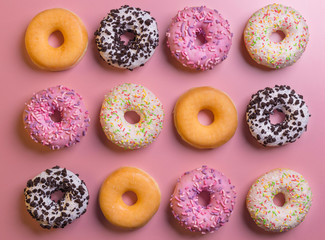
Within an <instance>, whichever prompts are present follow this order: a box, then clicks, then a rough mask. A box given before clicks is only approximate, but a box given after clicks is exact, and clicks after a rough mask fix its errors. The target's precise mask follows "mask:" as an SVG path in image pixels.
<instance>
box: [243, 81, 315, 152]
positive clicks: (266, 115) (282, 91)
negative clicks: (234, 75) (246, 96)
mask: <svg viewBox="0 0 325 240" xmlns="http://www.w3.org/2000/svg"><path fill="white" fill-rule="evenodd" d="M276 109H277V110H279V111H281V112H283V113H284V114H285V119H284V121H283V122H281V123H277V124H272V123H271V121H270V115H271V114H273V111H274V110H276ZM309 116H310V115H309V111H308V107H307V105H306V103H305V101H304V100H303V96H301V95H299V94H297V93H296V92H295V91H294V90H293V89H291V88H290V87H289V86H286V85H281V86H277V85H276V86H275V87H274V88H269V87H267V88H265V89H262V90H259V91H258V92H257V93H255V94H253V95H252V98H251V101H250V102H249V104H248V106H247V110H246V121H247V124H248V126H249V130H250V132H251V134H252V136H253V137H254V138H256V140H257V141H258V142H259V143H260V144H262V145H264V146H268V147H274V146H281V145H285V144H287V143H292V142H295V141H296V140H297V139H298V138H300V136H301V135H302V134H303V132H305V131H307V124H308V120H309Z"/></svg>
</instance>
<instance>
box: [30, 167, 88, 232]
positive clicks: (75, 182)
mask: <svg viewBox="0 0 325 240" xmlns="http://www.w3.org/2000/svg"><path fill="white" fill-rule="evenodd" d="M56 191H62V192H63V193H64V197H63V198H62V199H61V200H59V201H58V202H55V201H53V200H52V199H51V194H52V193H54V192H56ZM24 194H25V204H26V207H27V211H28V212H29V213H30V215H31V216H32V217H33V218H35V219H36V220H37V221H38V222H39V224H40V226H41V227H42V228H46V229H51V228H64V227H65V226H66V225H67V224H70V223H72V222H73V221H74V220H75V219H77V218H79V217H80V216H81V215H82V214H84V213H85V212H86V210H87V206H88V201H89V194H88V190H87V187H86V184H85V183H84V181H83V180H80V178H79V177H78V174H74V173H72V172H70V171H69V170H67V169H65V168H60V167H58V166H55V167H53V168H51V169H46V170H45V171H44V172H41V173H40V174H39V175H37V176H36V177H34V178H33V179H30V180H28V182H27V187H26V188H25V189H24Z"/></svg>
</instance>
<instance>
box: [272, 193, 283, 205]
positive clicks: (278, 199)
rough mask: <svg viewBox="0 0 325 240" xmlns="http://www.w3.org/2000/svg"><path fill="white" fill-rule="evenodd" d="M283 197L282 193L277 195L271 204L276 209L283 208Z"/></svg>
mask: <svg viewBox="0 0 325 240" xmlns="http://www.w3.org/2000/svg"><path fill="white" fill-rule="evenodd" d="M285 201H286V200H285V196H284V194H283V193H278V194H276V195H275V196H274V198H273V203H274V204H275V205H276V206H278V207H283V205H284V204H285Z"/></svg>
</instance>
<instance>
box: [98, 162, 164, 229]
mask: <svg viewBox="0 0 325 240" xmlns="http://www.w3.org/2000/svg"><path fill="white" fill-rule="evenodd" d="M129 191H131V192H133V193H135V194H136V196H137V201H136V203H134V204H133V205H131V206H129V205H127V204H125V203H124V201H123V199H122V195H123V194H124V193H126V192H129ZM99 205H100V209H101V211H102V213H103V214H104V216H105V218H106V219H107V220H108V221H109V222H110V223H112V224H113V225H115V226H118V227H121V228H138V227H141V226H143V225H145V224H146V223H147V222H148V221H149V220H150V219H151V218H152V217H153V215H155V213H156V212H157V210H158V208H159V205H160V190H159V186H158V184H157V183H156V181H155V180H154V179H153V178H152V177H151V176H150V175H149V174H148V173H146V172H145V171H143V170H141V169H139V168H135V167H122V168H119V169H117V170H116V171H114V172H113V173H111V174H110V175H109V176H108V177H107V178H106V179H105V181H104V182H103V184H102V186H101V188H100V192H99Z"/></svg>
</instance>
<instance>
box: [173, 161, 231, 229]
mask: <svg viewBox="0 0 325 240" xmlns="http://www.w3.org/2000/svg"><path fill="white" fill-rule="evenodd" d="M233 189H234V186H233V185H231V182H230V179H228V178H227V177H226V176H225V175H223V173H221V172H218V171H216V170H214V169H212V168H208V167H207V166H202V168H198V169H195V170H193V171H191V172H186V173H184V174H183V175H182V176H181V177H180V178H179V179H178V181H177V184H176V187H175V190H174V193H173V195H172V196H171V199H170V206H171V208H172V212H173V214H174V217H175V218H176V219H177V220H178V221H179V222H180V224H181V225H182V226H184V227H185V228H186V229H189V230H191V231H198V232H201V233H202V234H205V233H207V232H213V231H215V230H218V229H219V228H220V227H221V226H223V225H224V224H225V223H226V222H228V221H229V217H230V215H231V213H232V211H233V209H234V205H235V199H236V192H235V191H234V190H233ZM202 191H206V192H208V193H209V194H210V201H209V203H208V205H207V206H202V205H201V204H199V200H198V195H199V194H200V193H201V192H202Z"/></svg>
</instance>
